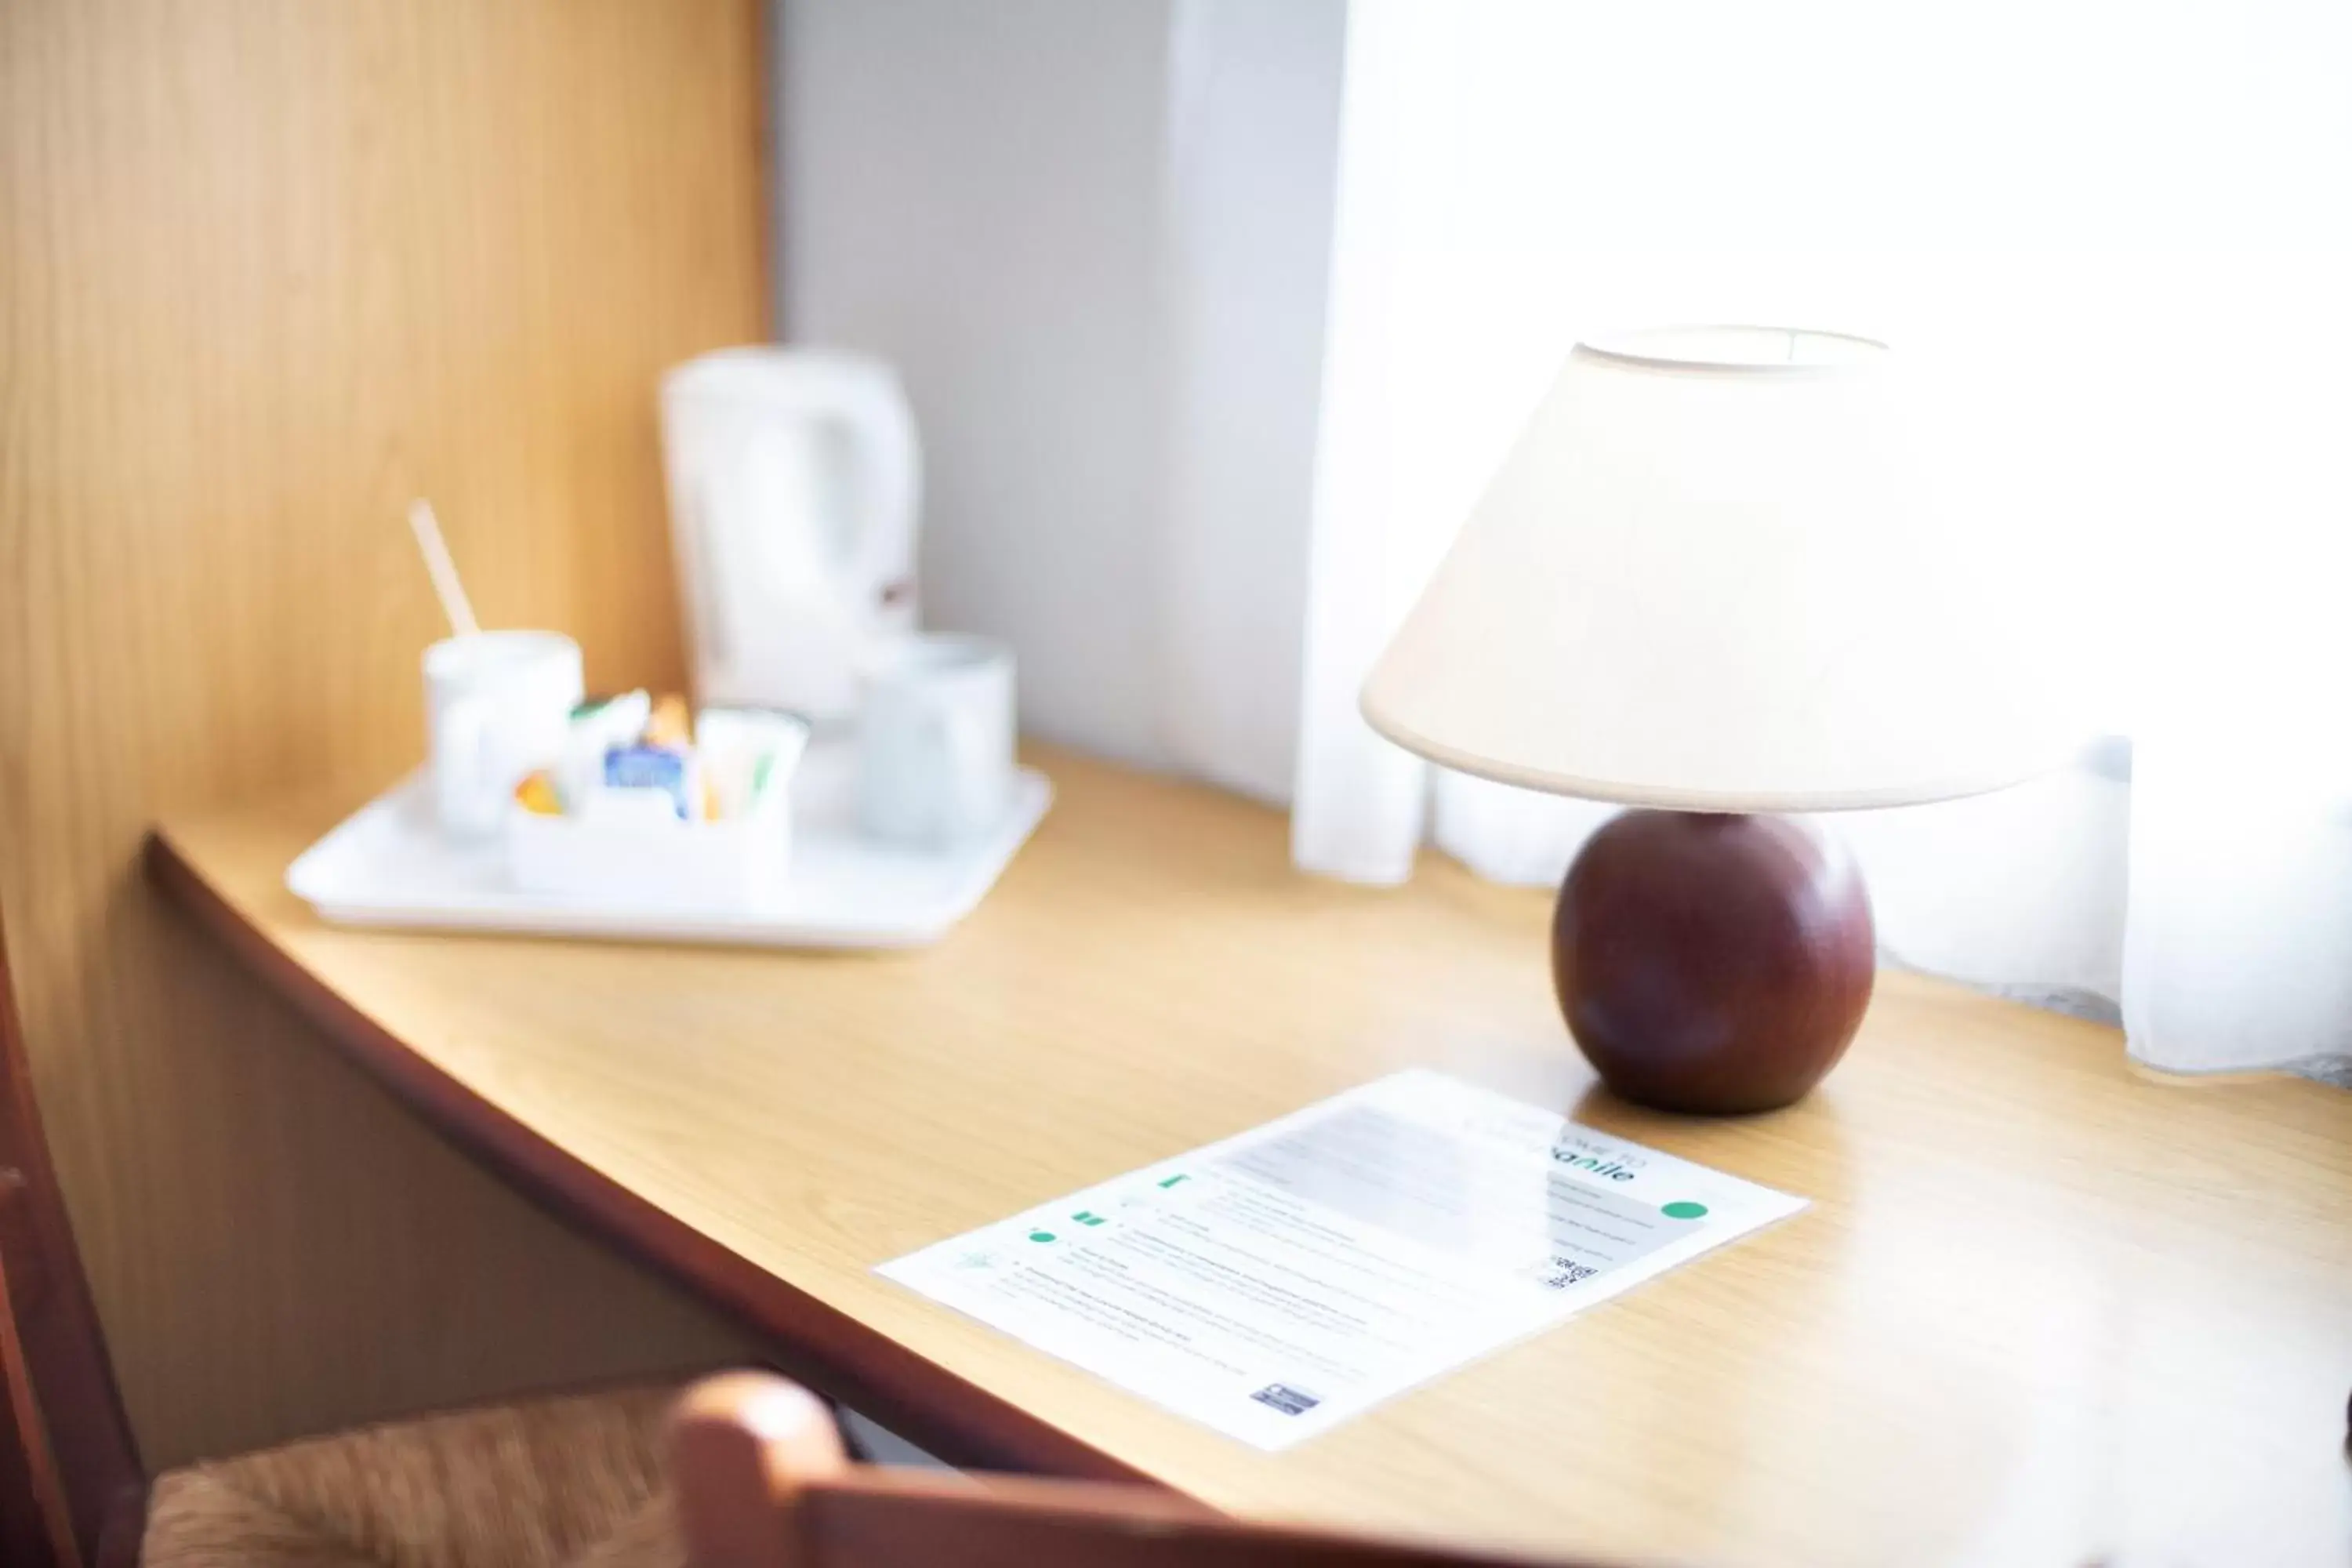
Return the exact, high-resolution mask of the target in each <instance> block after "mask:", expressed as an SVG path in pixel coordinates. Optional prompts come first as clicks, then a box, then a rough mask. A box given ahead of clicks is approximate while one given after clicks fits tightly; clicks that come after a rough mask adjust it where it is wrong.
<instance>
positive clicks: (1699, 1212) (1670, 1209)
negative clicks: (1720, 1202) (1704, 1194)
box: [1658, 1203, 1706, 1219]
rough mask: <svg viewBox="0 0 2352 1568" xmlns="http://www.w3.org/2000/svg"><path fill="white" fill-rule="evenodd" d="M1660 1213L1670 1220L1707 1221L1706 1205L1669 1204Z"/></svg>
mask: <svg viewBox="0 0 2352 1568" xmlns="http://www.w3.org/2000/svg"><path fill="white" fill-rule="evenodd" d="M1658 1212H1659V1213H1660V1214H1662V1215H1665V1216H1666V1217H1667V1218H1668V1219H1705V1218H1706V1205H1705V1204H1692V1203H1680V1204H1668V1205H1666V1206H1665V1207H1664V1208H1662V1209H1660V1210H1659V1211H1658Z"/></svg>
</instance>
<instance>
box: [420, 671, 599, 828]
mask: <svg viewBox="0 0 2352 1568" xmlns="http://www.w3.org/2000/svg"><path fill="white" fill-rule="evenodd" d="M582 695H583V686H582V683H581V679H580V645H579V644H578V643H575V642H573V641H572V639H571V638H570V637H565V636H563V635H562V634H561V633H559V632H476V633H474V634H473V635H472V636H471V637H448V638H446V639H444V640H443V641H440V642H437V643H435V644H434V645H433V646H432V647H428V648H426V649H425V731H426V739H427V741H428V742H429V743H430V745H431V747H432V768H433V807H434V811H435V814H436V816H439V818H440V821H441V827H442V830H443V831H444V832H446V833H448V834H450V835H452V836H453V837H460V838H481V837H488V835H490V834H492V833H494V832H496V831H497V830H498V827H499V824H500V823H502V822H504V821H505V820H506V816H507V808H508V803H509V801H511V800H512V799H513V798H514V788H515V785H516V784H519V783H520V782H521V780H522V778H523V776H524V775H525V774H526V773H530V771H531V770H532V769H534V768H544V767H552V766H554V764H555V763H556V760H557V759H558V758H559V757H561V756H562V753H563V734H564V730H565V727H566V725H568V724H569V723H570V721H571V718H572V709H574V708H576V707H578V706H579V705H580V700H581V698H582Z"/></svg>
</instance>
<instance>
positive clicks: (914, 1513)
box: [669, 1372, 1556, 1568]
mask: <svg viewBox="0 0 2352 1568" xmlns="http://www.w3.org/2000/svg"><path fill="white" fill-rule="evenodd" d="M669 1436H670V1451H669V1462H670V1478H671V1484H672V1486H673V1488H674V1489H675V1490H676V1493H677V1510H678V1521H679V1525H680V1527H681V1529H682V1530H683V1531H684V1534H685V1538H686V1549H687V1562H688V1568H895V1565H897V1564H901V1563H925V1564H931V1565H935V1568H1080V1565H1084V1568H1211V1565H1213V1568H1276V1565H1277V1564H1279V1565H1281V1568H1502V1565H1505V1564H1518V1565H1522V1568H1524V1565H1527V1564H1531V1563H1537V1562H1538V1561H1548V1562H1556V1560H1538V1559H1534V1558H1527V1557H1511V1556H1506V1555H1497V1554H1494V1553H1482V1552H1465V1551H1455V1550H1452V1549H1449V1548H1446V1547H1443V1546H1438V1545H1433V1544H1421V1543H1414V1542H1404V1541H1393V1540H1381V1539H1377V1538H1374V1537H1370V1536H1359V1535H1349V1534H1345V1533H1340V1532H1336V1531H1317V1530H1307V1529H1300V1528H1295V1527H1290V1526H1278V1525H1268V1524H1251V1523H1247V1522H1245V1521H1240V1520H1235V1519H1230V1518H1227V1517H1226V1516H1224V1515H1223V1514H1220V1513H1217V1512H1214V1511H1213V1510H1210V1509H1208V1508H1206V1507H1205V1506H1203V1505H1202V1504H1200V1503H1197V1502H1194V1501H1193V1500H1191V1499H1189V1498H1185V1497H1181V1496H1180V1495H1178V1494H1176V1493H1174V1492H1163V1491H1156V1490H1153V1489H1150V1488H1148V1487H1136V1486H1112V1485H1104V1484H1101V1483H1098V1482H1090V1481H1054V1480H1043V1479H1032V1478H1028V1477H1015V1476H987V1477H972V1476H966V1475H960V1474H955V1473H952V1472H946V1471H924V1470H898V1469H884V1468H878V1467H874V1466H866V1465H855V1464H852V1463H851V1462H850V1461H849V1459H848V1458H847V1456H846V1455H845V1453H844V1452H843V1449H842V1445H841V1438H840V1436H839V1434H838V1432H837V1431H836V1429H835V1426H834V1422H833V1414H832V1412H831V1411H830V1410H828V1409H827V1408H826V1407H825V1405H824V1402H823V1401H821V1400H819V1399H818V1398H816V1396H815V1395H814V1394H810V1393H809V1392H808V1391H807V1390H806V1389H803V1388H802V1387H800V1386H799V1385H798V1384H792V1383H787V1382H786V1381H784V1380H783V1379H782V1378H781V1377H776V1376H772V1375H771V1374H769V1373H751V1372H740V1373H726V1374H724V1375H722V1376H719V1377H714V1378H709V1379H706V1380H705V1381H703V1382H701V1383H698V1384H695V1386H694V1387H692V1388H691V1389H689V1390H688V1391H687V1394H686V1395H685V1397H684V1398H683V1399H681V1400H680V1401H679V1404H678V1407H677V1411H676V1413H675V1414H674V1415H672V1416H671V1420H670V1434H669Z"/></svg>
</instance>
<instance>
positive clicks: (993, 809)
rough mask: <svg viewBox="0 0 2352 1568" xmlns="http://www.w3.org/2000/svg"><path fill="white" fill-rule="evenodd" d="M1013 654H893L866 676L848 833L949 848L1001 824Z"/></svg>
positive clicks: (940, 641) (965, 641) (959, 647)
mask: <svg viewBox="0 0 2352 1568" xmlns="http://www.w3.org/2000/svg"><path fill="white" fill-rule="evenodd" d="M1012 792H1013V650H1012V649H1010V648H1008V647H1005V646H1004V645H1003V643H999V642H992V641H991V640H989V639H988V638H986V637H947V636H937V635H933V636H921V637H907V638H905V639H903V640H901V641H899V642H898V643H896V644H894V645H893V646H892V647H891V648H890V649H889V651H888V652H887V653H886V654H885V655H884V656H883V657H882V658H880V660H878V661H877V663H876V664H875V665H874V666H872V667H871V668H868V669H867V671H866V692H865V705H864V708H863V710H861V712H860V714H859V717H858V746H857V824H858V826H859V828H860V829H861V830H862V831H863V832H864V833H865V834H866V837H870V838H877V839H880V840H882V841H884V842H886V843H892V844H904V845H908V846H912V847H919V848H927V849H943V848H950V847H954V846H955V845H958V844H961V843H963V842H965V841H966V840H969V839H971V838H973V837H977V836H979V835H981V834H983V833H986V832H987V831H989V830H990V829H991V828H992V827H994V826H997V824H999V823H1000V822H1002V821H1003V820H1004V813H1005V811H1006V809H1007V807H1008V805H1009V802H1010V798H1011V795H1012Z"/></svg>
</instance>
